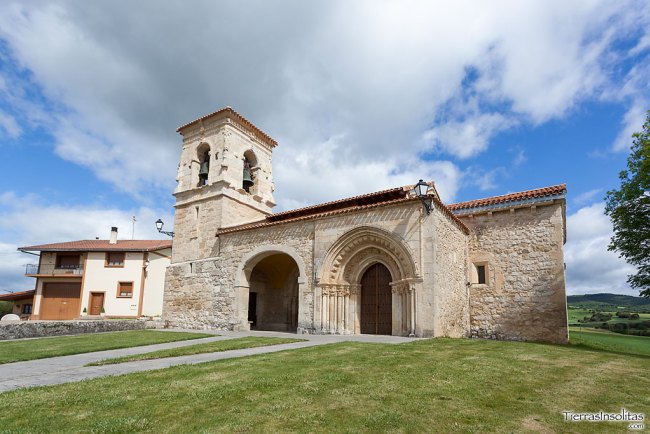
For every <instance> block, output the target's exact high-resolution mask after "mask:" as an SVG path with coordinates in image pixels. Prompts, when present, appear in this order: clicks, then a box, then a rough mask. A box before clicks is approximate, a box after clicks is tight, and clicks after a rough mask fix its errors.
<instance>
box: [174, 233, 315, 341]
mask: <svg viewBox="0 0 650 434" xmlns="http://www.w3.org/2000/svg"><path fill="white" fill-rule="evenodd" d="M312 245H313V223H312V222H297V223H292V224H283V225H276V226H272V227H269V228H260V229H256V230H249V231H240V232H233V233H226V234H222V235H220V236H219V238H218V239H216V241H215V248H214V250H213V254H214V256H213V257H211V258H208V259H204V260H200V261H190V262H185V263H180V264H172V265H171V266H170V267H169V268H168V269H167V276H166V281H165V297H164V308H163V318H164V319H165V320H166V321H167V322H168V324H169V325H170V326H172V327H188V328H194V329H210V328H212V329H222V330H233V329H238V328H239V327H242V326H243V325H244V324H243V323H245V322H246V318H245V314H246V312H247V309H248V286H249V282H248V281H247V280H246V278H245V276H244V275H245V273H244V272H243V267H244V265H247V264H248V265H249V266H250V264H253V263H254V262H255V260H256V258H255V255H254V252H260V254H263V253H264V252H266V251H276V252H278V253H284V252H283V251H282V250H281V249H285V250H290V251H291V252H295V253H293V254H294V255H296V256H297V258H294V259H297V262H300V263H302V264H304V267H303V271H302V273H303V274H304V275H301V276H300V277H299V283H300V282H302V283H301V284H300V285H299V288H300V290H299V295H298V297H299V312H300V317H299V318H298V328H300V329H304V330H303V331H306V332H309V331H310V330H311V329H312V328H313V321H312V318H313V290H312V285H311V284H310V282H312V281H313V279H312V277H311V276H312V275H313V271H312V266H311V265H312V263H313V260H312ZM251 255H252V256H251Z"/></svg>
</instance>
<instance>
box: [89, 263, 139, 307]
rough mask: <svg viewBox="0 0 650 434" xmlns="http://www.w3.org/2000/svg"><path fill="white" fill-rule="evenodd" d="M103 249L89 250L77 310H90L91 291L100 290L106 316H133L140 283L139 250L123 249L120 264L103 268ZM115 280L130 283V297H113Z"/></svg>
mask: <svg viewBox="0 0 650 434" xmlns="http://www.w3.org/2000/svg"><path fill="white" fill-rule="evenodd" d="M105 260H106V253H105V252H89V253H88V259H87V260H86V269H85V271H84V273H85V276H84V284H83V288H82V296H81V309H82V310H83V308H84V307H86V308H87V309H88V311H90V306H89V298H90V293H91V292H103V293H104V310H105V311H106V316H124V317H129V316H130V317H135V316H137V315H138V301H139V300H140V290H141V285H142V267H143V253H142V252H126V255H125V259H124V267H105V266H104V263H105ZM118 282H133V296H132V297H128V298H118V297H117V284H118Z"/></svg>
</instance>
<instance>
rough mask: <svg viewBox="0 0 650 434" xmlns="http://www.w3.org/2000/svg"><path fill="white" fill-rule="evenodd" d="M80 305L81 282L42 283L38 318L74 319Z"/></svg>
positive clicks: (77, 314)
mask: <svg viewBox="0 0 650 434" xmlns="http://www.w3.org/2000/svg"><path fill="white" fill-rule="evenodd" d="M80 306H81V283H74V282H65V283H64V282H61V283H59V282H56V283H45V284H43V297H42V298H41V307H40V312H39V318H40V319H59V320H66V319H74V318H77V317H78V316H79V308H80Z"/></svg>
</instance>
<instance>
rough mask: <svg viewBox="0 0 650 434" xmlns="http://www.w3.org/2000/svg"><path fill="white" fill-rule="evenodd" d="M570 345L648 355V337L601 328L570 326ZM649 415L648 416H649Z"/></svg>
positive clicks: (649, 345) (649, 352) (649, 344)
mask: <svg viewBox="0 0 650 434" xmlns="http://www.w3.org/2000/svg"><path fill="white" fill-rule="evenodd" d="M569 336H570V339H571V344H572V345H578V346H583V347H586V348H591V349H596V350H604V351H610V352H615V353H625V354H634V355H639V356H648V357H650V337H647V336H630V335H624V334H620V333H612V332H610V331H607V330H602V329H584V328H582V329H577V328H573V327H572V328H570V330H569ZM649 417H650V416H649Z"/></svg>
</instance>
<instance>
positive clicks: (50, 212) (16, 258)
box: [0, 192, 173, 291]
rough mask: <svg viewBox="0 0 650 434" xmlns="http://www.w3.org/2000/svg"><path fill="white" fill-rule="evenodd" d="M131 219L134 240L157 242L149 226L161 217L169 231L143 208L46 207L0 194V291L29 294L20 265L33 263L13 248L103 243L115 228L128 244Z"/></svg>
mask: <svg viewBox="0 0 650 434" xmlns="http://www.w3.org/2000/svg"><path fill="white" fill-rule="evenodd" d="M133 215H135V216H136V220H137V221H136V225H135V238H136V239H163V238H165V236H164V235H161V234H159V233H158V232H157V231H156V229H155V225H154V222H155V221H156V220H157V219H158V218H159V217H161V218H162V219H163V220H164V221H165V222H166V223H167V225H169V226H170V227H171V226H173V218H172V216H170V215H169V214H168V213H167V212H163V211H161V210H156V209H152V208H147V207H140V208H137V209H132V210H128V209H118V208H113V207H107V206H76V207H66V206H63V205H48V204H46V203H45V202H44V201H43V200H42V198H40V197H38V196H29V197H18V196H17V195H16V194H14V193H13V192H5V193H2V194H0V239H2V242H0V259H1V260H0V291H17V290H26V289H30V288H33V286H34V279H33V278H26V277H23V273H24V268H23V266H24V265H25V264H31V263H35V262H38V258H37V257H35V256H32V255H28V254H25V253H20V252H18V251H17V250H16V249H17V248H18V247H24V246H30V245H36V244H47V243H54V242H63V241H74V240H80V239H94V238H95V237H99V238H100V239H107V238H108V236H109V233H110V228H111V226H117V227H118V230H119V239H131V236H132V222H131V217H132V216H133Z"/></svg>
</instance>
